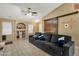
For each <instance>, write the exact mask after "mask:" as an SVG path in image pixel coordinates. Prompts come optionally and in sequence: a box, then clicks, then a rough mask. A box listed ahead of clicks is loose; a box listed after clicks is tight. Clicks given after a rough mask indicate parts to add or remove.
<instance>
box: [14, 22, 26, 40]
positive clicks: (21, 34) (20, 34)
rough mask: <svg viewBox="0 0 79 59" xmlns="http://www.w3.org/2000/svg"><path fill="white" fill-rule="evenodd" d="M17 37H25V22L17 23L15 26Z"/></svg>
mask: <svg viewBox="0 0 79 59" xmlns="http://www.w3.org/2000/svg"><path fill="white" fill-rule="evenodd" d="M16 33H17V39H25V38H26V24H24V23H18V24H17V26H16Z"/></svg>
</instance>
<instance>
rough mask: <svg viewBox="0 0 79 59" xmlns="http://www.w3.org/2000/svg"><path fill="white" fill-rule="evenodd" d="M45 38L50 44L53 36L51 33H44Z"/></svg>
mask: <svg viewBox="0 0 79 59" xmlns="http://www.w3.org/2000/svg"><path fill="white" fill-rule="evenodd" d="M43 35H44V38H45V40H46V41H48V42H50V40H51V37H52V34H51V33H43Z"/></svg>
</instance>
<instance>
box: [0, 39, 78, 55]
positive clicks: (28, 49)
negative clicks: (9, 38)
mask: <svg viewBox="0 0 79 59" xmlns="http://www.w3.org/2000/svg"><path fill="white" fill-rule="evenodd" d="M78 50H79V47H76V48H75V55H76V56H79V51H78ZM0 55H1V56H50V55H49V54H47V53H46V52H44V51H42V50H41V49H39V48H37V47H35V46H34V45H32V44H31V43H29V42H28V40H15V41H13V44H10V45H6V46H5V47H4V49H3V50H2V51H0Z"/></svg>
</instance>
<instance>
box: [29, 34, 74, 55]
mask: <svg viewBox="0 0 79 59" xmlns="http://www.w3.org/2000/svg"><path fill="white" fill-rule="evenodd" d="M35 35H41V34H40V33H36V34H35ZM43 35H44V37H45V40H36V39H35V38H34V35H29V42H30V43H32V44H33V45H35V46H36V47H38V48H40V49H42V50H43V51H45V52H47V53H48V54H50V55H52V56H73V55H74V41H71V37H70V36H67V35H52V34H51V33H43ZM60 37H64V38H65V40H66V43H65V44H64V45H63V46H59V45H58V43H56V41H57V40H58V38H60Z"/></svg>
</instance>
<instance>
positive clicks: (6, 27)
mask: <svg viewBox="0 0 79 59" xmlns="http://www.w3.org/2000/svg"><path fill="white" fill-rule="evenodd" d="M9 34H12V24H11V22H3V23H2V35H9Z"/></svg>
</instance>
